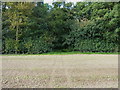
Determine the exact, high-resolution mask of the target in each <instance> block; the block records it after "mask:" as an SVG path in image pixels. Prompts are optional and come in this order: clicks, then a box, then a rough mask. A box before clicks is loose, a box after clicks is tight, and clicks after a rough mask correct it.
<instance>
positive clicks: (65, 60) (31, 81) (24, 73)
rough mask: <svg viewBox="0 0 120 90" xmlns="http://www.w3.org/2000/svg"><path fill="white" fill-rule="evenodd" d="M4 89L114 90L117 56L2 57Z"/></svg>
mask: <svg viewBox="0 0 120 90" xmlns="http://www.w3.org/2000/svg"><path fill="white" fill-rule="evenodd" d="M2 87H3V88H117V87H118V55H103V54H94V55H93V54H91V55H87V54H76V55H26V56H25V55H23V56H22V55H21V56H2Z"/></svg>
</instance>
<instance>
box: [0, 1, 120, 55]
mask: <svg viewBox="0 0 120 90" xmlns="http://www.w3.org/2000/svg"><path fill="white" fill-rule="evenodd" d="M6 7H8V8H6ZM25 11H26V12H25ZM2 33H3V40H2V42H3V43H2V48H3V50H2V53H3V54H15V53H16V54H25V53H27V54H39V53H47V52H51V51H52V52H54V51H69V52H70V51H80V52H118V45H120V44H119V33H120V4H119V3H117V2H116V3H114V2H109V3H108V2H107V3H105V2H104V3H95V2H93V3H92V2H91V3H89V2H79V3H77V4H76V5H73V4H72V3H64V2H54V3H53V6H50V5H48V4H43V3H42V2H39V3H14V2H13V3H12V2H11V3H10V2H8V3H3V29H2Z"/></svg>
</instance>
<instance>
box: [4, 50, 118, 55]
mask: <svg viewBox="0 0 120 90" xmlns="http://www.w3.org/2000/svg"><path fill="white" fill-rule="evenodd" d="M70 54H115V55H117V54H120V53H118V52H113V53H112V52H79V51H74V52H49V53H42V54H2V55H7V56H9V55H15V56H16V55H70Z"/></svg>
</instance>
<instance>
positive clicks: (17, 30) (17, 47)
mask: <svg viewBox="0 0 120 90" xmlns="http://www.w3.org/2000/svg"><path fill="white" fill-rule="evenodd" d="M16 29H17V30H16V46H15V47H16V48H15V49H16V51H15V54H17V52H18V25H17V27H16Z"/></svg>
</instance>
